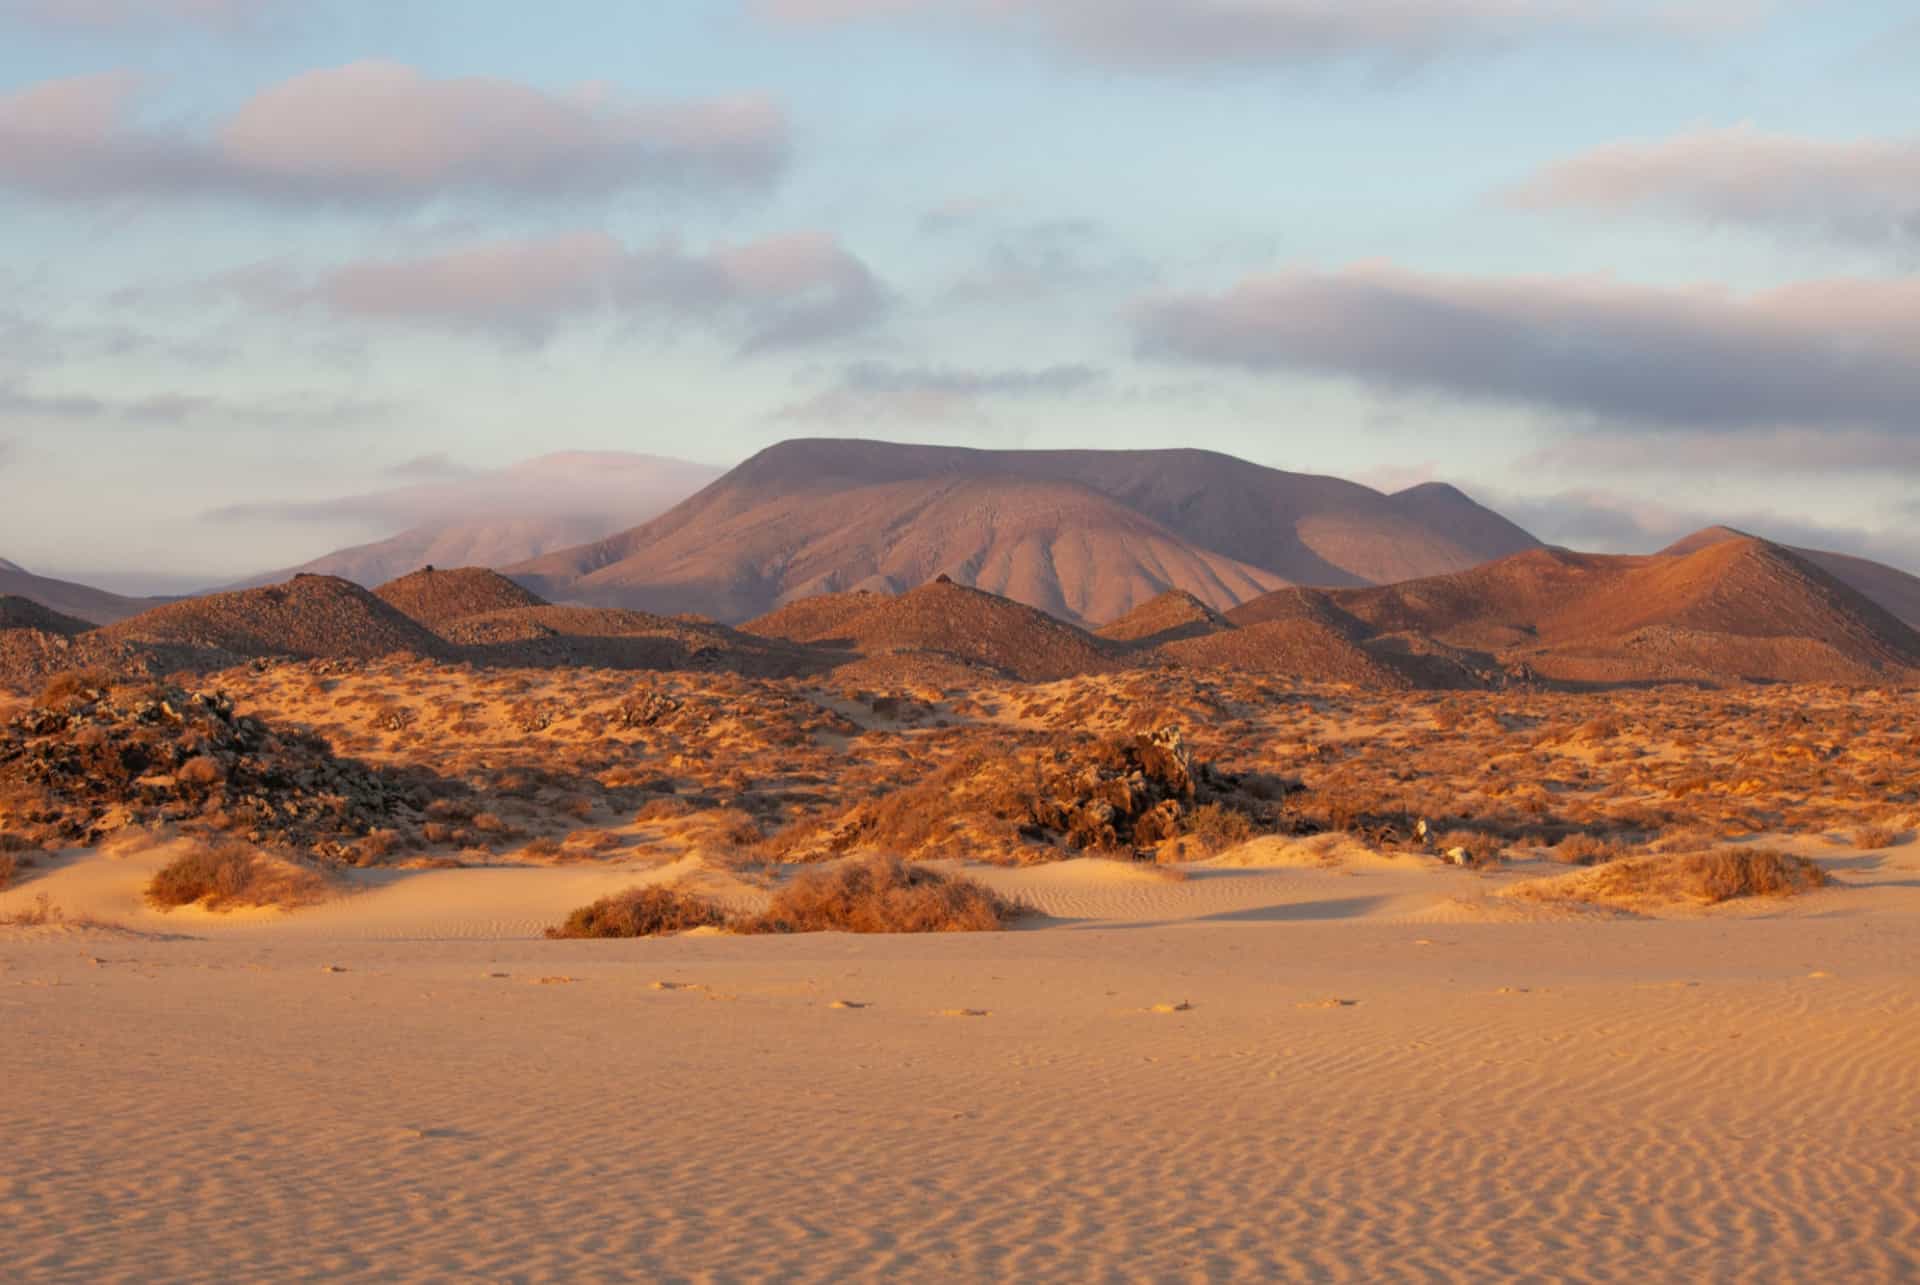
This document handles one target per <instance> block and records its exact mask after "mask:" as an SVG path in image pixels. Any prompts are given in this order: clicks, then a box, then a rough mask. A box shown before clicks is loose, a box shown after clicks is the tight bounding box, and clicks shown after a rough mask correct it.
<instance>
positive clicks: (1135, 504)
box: [510, 440, 1539, 624]
mask: <svg viewBox="0 0 1920 1285" xmlns="http://www.w3.org/2000/svg"><path fill="white" fill-rule="evenodd" d="M1538 544H1539V542H1538V541H1537V540H1535V539H1534V538H1533V537H1532V536H1530V535H1528V534H1527V533H1526V532H1525V531H1523V530H1521V529H1520V528H1519V527H1517V526H1514V525H1513V524H1512V523H1510V522H1508V521H1506V520H1505V519H1504V518H1501V517H1500V516H1499V515H1498V514H1495V513H1493V512H1492V511H1490V510H1488V509H1485V508H1483V507H1481V506H1480V505H1477V504H1475V503H1474V502H1473V501H1472V500H1470V499H1468V498H1467V497H1466V496H1465V495H1463V494H1461V493H1460V492H1458V491H1456V490H1454V489H1453V488H1451V487H1443V486H1427V487H1416V488H1414V489H1413V490H1412V491H1407V492H1402V493H1401V494H1399V495H1384V494H1382V493H1381V492H1379V491H1375V490H1372V489H1370V488H1368V487H1364V486H1360V485H1358V484H1356V483H1352V482H1345V481H1341V480H1340V479H1338V478H1329V477H1318V476H1312V475H1307V474H1297V473H1284V472H1280V471H1279V470H1276V469H1269V468H1263V467H1261V466H1260V465H1257V464H1250V463H1247V462H1246V461H1244V460H1238V459H1235V458H1233V457H1231V456H1227V455H1219V454H1215V453H1213V452H1209V451H1195V450H1177V451H975V450H964V449H958V448H953V447H938V446H902V445H895V444H891V443H885V442H870V441H850V440H802V441H793V442H786V443H782V444H781V445H779V446H775V447H771V448H769V449H768V450H765V451H762V452H761V453H760V454H758V455H756V456H754V457H753V458H752V459H750V460H748V461H747V462H746V463H744V464H742V465H741V466H740V467H739V468H736V469H734V470H733V471H732V472H731V473H728V474H727V475H726V476H725V477H723V478H721V479H720V480H719V481H718V482H716V483H714V484H713V485H712V486H710V487H708V488H707V489H706V490H704V491H702V492H701V493H700V494H698V495H696V496H694V497H693V498H692V499H690V500H688V501H686V502H685V503H683V504H681V505H679V506H677V507H676V508H674V509H672V510H671V511H669V512H667V513H665V514H663V515H662V516H660V517H659V518H656V519H655V520H653V521H651V522H648V523H646V524H644V525H642V526H639V527H637V528H635V529H633V530H630V531H625V532H623V533H621V534H619V535H615V536H611V537H609V538H607V539H604V540H600V541H596V542H593V543H589V544H586V545H583V546H580V547H578V548H573V549H567V550H563V551H560V552H558V553H554V554H549V555H547V556H546V557H543V558H537V559H533V560H530V561H528V562H526V563H522V564H519V565H518V566H515V567H513V568H511V569H510V571H511V574H513V575H514V576H515V578H516V579H519V580H521V581H522V582H523V583H526V584H527V585H529V586H530V587H532V588H534V589H535V590H536V591H538V592H540V593H542V594H543V595H545V596H547V597H549V598H572V599H576V600H580V601H589V602H598V603H605V604H608V605H616V606H634V607H644V608H645V609H647V610H652V611H694V612H700V613H703V614H707V615H711V616H714V617H716V618H718V619H722V620H742V619H746V618H749V617H752V616H756V615H760V614H763V613H765V612H767V611H770V610H771V609H773V608H774V607H776V606H778V605H780V604H782V603H784V602H788V601H791V600H793V599H795V598H800V597H805V596H808V595H811V594H817V593H830V592H843V591H850V590H856V589H863V588H865V589H875V590H880V591H883V592H899V591H903V590H906V589H910V588H913V587H915V586H917V585H920V584H924V583H926V582H927V581H929V580H932V579H934V578H935V577H936V576H939V575H943V574H944V575H947V576H949V577H951V578H952V579H953V580H954V581H956V582H958V583H960V584H964V585H971V586H974V587H977V588H982V589H986V590H989V591H991V592H993V593H997V594H1001V595H1003V596H1005V597H1009V598H1012V599H1014V600H1016V601H1018V602H1022V603H1026V604H1027V605H1029V606H1034V607H1038V608H1040V609H1042V610H1044V611H1047V612H1050V613H1052V614H1054V615H1058V616H1061V617H1063V618H1066V619H1069V620H1075V621H1079V622H1082V623H1089V624H1093V623H1100V622H1105V621H1109V620H1112V619H1114V618H1116V617H1118V616H1120V615H1122V614H1124V613H1126V612H1128V611H1131V610H1132V609H1133V608H1134V607H1137V606H1140V605H1141V604H1143V603H1145V602H1147V601H1149V600H1151V599H1153V598H1154V597H1156V596H1158V595H1160V594H1162V593H1164V592H1166V591H1167V590H1170V589H1180V590H1184V591H1186V592H1187V593H1190V594H1192V595H1193V596H1194V597H1195V598H1196V599H1198V600H1199V601H1200V602H1202V603H1204V604H1205V605H1207V606H1209V607H1212V608H1215V609H1223V608H1226V607H1230V606H1233V605H1235V604H1236V603H1239V602H1244V601H1246V600H1248V599H1249V598H1252V597H1256V596H1258V595H1259V594H1261V593H1263V592H1267V591H1269V590H1271V589H1274V588H1276V587H1279V586H1281V585H1284V584H1289V583H1307V584H1332V585H1363V584H1373V583H1381V582H1385V581H1389V580H1394V579H1403V578H1408V577H1412V576H1420V575H1434V574H1441V573H1444V572H1448V571H1456V570H1460V569H1463V568H1465V567H1470V566H1473V565H1476V564H1478V563H1481V562H1485V561H1487V560H1488V559H1491V558H1497V557H1502V556H1504V555H1506V554H1510V553H1514V552H1517V551H1519V550H1522V549H1530V548H1535V547H1537V546H1538Z"/></svg>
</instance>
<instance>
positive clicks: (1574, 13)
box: [749, 0, 1775, 70]
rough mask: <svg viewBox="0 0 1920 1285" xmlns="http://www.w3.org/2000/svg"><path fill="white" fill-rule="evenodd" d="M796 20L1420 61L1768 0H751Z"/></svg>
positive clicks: (1626, 29)
mask: <svg viewBox="0 0 1920 1285" xmlns="http://www.w3.org/2000/svg"><path fill="white" fill-rule="evenodd" d="M749 7H750V8H751V9H752V10H753V11H754V12H756V13H757V14H758V15H759V16H761V17H762V18H764V19H766V20H767V21H770V22H773V23H776V24H780V25H784V26H791V27H813V26H830V25H836V24H841V23H849V22H861V21H871V20H876V19H902V18H934V19H947V20H952V21H959V22H964V23H969V24H973V25H977V26H980V27H984V28H986V29H988V30H992V31H998V32H1002V33H1005V34H1008V35H1011V36H1014V37H1016V38H1019V39H1023V40H1030V41H1037V42H1040V43H1043V44H1046V45H1050V46H1052V47H1054V48H1057V49H1060V50H1063V51H1065V52H1067V53H1069V54H1072V55H1074V56H1077V57H1081V58H1084V59H1088V60H1091V61H1094V62H1097V63H1101V64H1105V65H1109V66H1122V67H1129V68H1135V69H1141V70H1179V69H1183V68H1198V67H1217V66H1234V65H1238V66H1264V65H1274V64H1291V63H1302V62H1310V61H1318V60H1327V59H1353V58H1360V59H1380V58H1386V59H1394V60H1407V59H1423V58H1428V57H1432V56H1435V55H1439V54H1445V53H1466V52H1475V51H1483V50H1492V49H1499V48H1503V47H1505V46H1508V45H1511V44H1514V43H1517V42H1522V41H1532V40H1539V39H1551V38H1554V37H1559V36H1568V35H1572V36H1579V37H1593V36H1607V35H1632V34H1648V33H1651V34H1655V35H1661V36H1693V35H1699V34H1702V33H1710V32H1714V31H1718V30H1721V29H1723V28H1726V27H1729V26H1735V25H1739V24H1743V23H1746V22H1750V21H1753V20H1755V19H1756V18H1758V17H1760V16H1762V15H1764V14H1765V13H1767V12H1770V11H1771V10H1772V9H1773V8H1774V7H1775V5H1774V4H1773V3H1772V2H1771V0H1718V2H1717V3H1703V2H1702V0H1338V2H1337V3H1336V2H1333V0H749Z"/></svg>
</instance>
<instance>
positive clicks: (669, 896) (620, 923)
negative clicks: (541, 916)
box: [547, 886, 727, 940]
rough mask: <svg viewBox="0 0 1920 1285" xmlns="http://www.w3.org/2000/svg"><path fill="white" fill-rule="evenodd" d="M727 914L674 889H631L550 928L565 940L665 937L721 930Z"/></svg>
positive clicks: (701, 900)
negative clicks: (696, 929)
mask: <svg viewBox="0 0 1920 1285" xmlns="http://www.w3.org/2000/svg"><path fill="white" fill-rule="evenodd" d="M726 923H727V915H726V912H725V911H723V910H722V909H721V908H720V907H719V906H716V905H715V904H714V903H712V902H711V901H708V900H707V899H706V898H704V897H701V896H698V895H696V894H694V893H690V892H684V891H682V890H680V889H678V888H671V887H660V886H655V887H649V888H629V889H628V890H627V891H625V892H619V893H615V894H614V895H612V896H611V897H602V898H601V899H600V900H598V901H596V902H594V903H593V904H591V905H587V906H582V907H580V909H578V910H576V911H574V912H573V913H572V914H570V915H568V916H567V919H566V922H565V923H562V924H560V925H558V926H557V927H553V928H549V929H547V936H548V937H550V938H553V939H555V940H559V939H563V938H605V937H661V936H665V935H667V934H669V933H682V932H686V931H688V930H689V929H693V928H720V927H724V926H725V925H726Z"/></svg>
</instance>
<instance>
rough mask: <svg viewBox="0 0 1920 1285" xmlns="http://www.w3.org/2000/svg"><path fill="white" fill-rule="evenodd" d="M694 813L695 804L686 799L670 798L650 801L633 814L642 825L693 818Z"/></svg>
mask: <svg viewBox="0 0 1920 1285" xmlns="http://www.w3.org/2000/svg"><path fill="white" fill-rule="evenodd" d="M694 811H695V809H694V806H693V804H691V803H689V802H687V801H686V800H685V799H682V798H676V797H673V796H668V797H667V798H664V799H648V800H647V801H646V802H645V803H643V804H641V806H640V810H639V811H638V812H636V813H634V814H633V819H634V821H635V822H637V823H639V824H642V825H644V824H646V823H647V822H649V821H677V820H679V819H680V818H681V817H685V816H692V815H693V813H694Z"/></svg>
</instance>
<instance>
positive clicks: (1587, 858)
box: [1553, 834, 1627, 866]
mask: <svg viewBox="0 0 1920 1285" xmlns="http://www.w3.org/2000/svg"><path fill="white" fill-rule="evenodd" d="M1625 855H1627V846H1626V845H1625V844H1623V843H1621V842H1620V841H1619V840H1618V839H1600V838H1596V837H1594V836H1593V835H1591V834H1570V835H1568V836H1567V837H1566V838H1564V839H1562V840H1560V842H1559V843H1557V844H1555V845H1554V848H1553V859H1554V860H1555V861H1558V862H1559V863H1560V864H1561V865H1563V866H1597V865H1603V864H1605V863H1606V862H1609V861H1617V860H1618V859H1619V858H1621V857H1624V856H1625Z"/></svg>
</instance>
